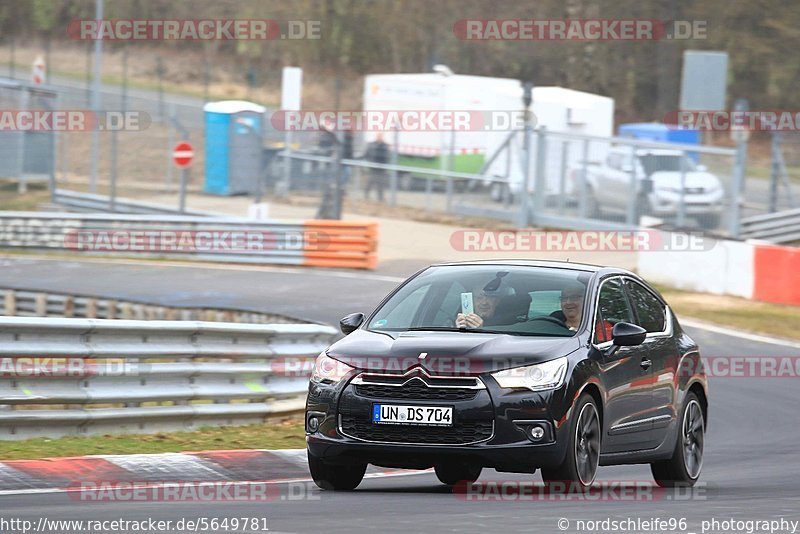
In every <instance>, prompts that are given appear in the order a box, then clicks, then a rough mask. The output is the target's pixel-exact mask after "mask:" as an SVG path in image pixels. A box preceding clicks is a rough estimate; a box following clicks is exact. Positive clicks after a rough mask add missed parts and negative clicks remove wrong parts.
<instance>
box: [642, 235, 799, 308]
mask: <svg viewBox="0 0 800 534" xmlns="http://www.w3.org/2000/svg"><path fill="white" fill-rule="evenodd" d="M664 239H665V240H668V239H669V238H668V237H664ZM664 242H668V241H664ZM637 271H638V272H639V274H640V275H642V276H643V277H644V278H646V279H647V280H650V281H652V282H655V283H661V284H665V285H669V286H671V287H674V288H676V289H683V290H687V291H697V292H701V293H711V294H715V295H732V296H736V297H743V298H747V299H754V300H759V301H763V302H773V303H777V304H793V305H800V275H798V273H800V249H798V248H796V247H784V246H778V245H772V244H769V243H765V242H761V241H754V240H751V241H731V240H725V239H720V240H717V241H716V242H714V244H713V246H711V247H707V248H705V249H704V250H683V251H676V250H671V251H664V252H639V254H638V259H637Z"/></svg>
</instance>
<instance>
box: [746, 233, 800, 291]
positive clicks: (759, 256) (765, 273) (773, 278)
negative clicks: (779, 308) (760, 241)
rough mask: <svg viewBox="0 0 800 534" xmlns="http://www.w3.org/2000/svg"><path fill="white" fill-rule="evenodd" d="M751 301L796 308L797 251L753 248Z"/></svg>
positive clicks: (799, 273) (798, 286)
mask: <svg viewBox="0 0 800 534" xmlns="http://www.w3.org/2000/svg"><path fill="white" fill-rule="evenodd" d="M753 263H754V266H753V267H754V271H755V272H754V275H755V276H754V278H755V280H754V288H753V298H754V299H756V300H762V301H765V302H774V303H777V304H795V305H800V249H798V248H795V247H781V246H777V245H756V249H755V254H754V259H753Z"/></svg>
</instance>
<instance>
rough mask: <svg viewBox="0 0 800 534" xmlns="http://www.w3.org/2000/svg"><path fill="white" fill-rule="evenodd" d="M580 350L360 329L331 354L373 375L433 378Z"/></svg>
mask: <svg viewBox="0 0 800 534" xmlns="http://www.w3.org/2000/svg"><path fill="white" fill-rule="evenodd" d="M579 347H580V342H579V341H578V338H577V337H562V338H560V337H533V336H512V335H503V334H480V333H469V332H425V331H419V332H401V333H394V332H393V333H392V335H389V334H383V333H377V332H370V331H368V330H356V331H354V332H353V333H351V334H350V335H348V336H346V337H344V338H343V339H340V340H339V341H337V342H336V343H334V344H333V345H331V347H330V348H329V349H328V350H327V354H328V356H330V357H332V358H335V359H337V360H339V361H342V362H344V363H346V364H348V365H351V366H353V367H355V368H358V369H364V370H370V371H384V372H395V373H403V372H405V371H408V370H411V369H413V368H415V367H423V368H424V369H425V370H426V371H427V372H428V374H431V375H438V376H452V375H458V376H466V375H469V376H475V375H480V374H483V373H486V372H491V371H496V370H500V369H508V368H511V367H519V366H522V365H531V364H534V363H540V362H545V361H548V360H552V359H554V358H558V357H560V356H566V355H567V354H569V353H571V352H574V351H575V350H577V349H578V348H579ZM421 354H425V356H424V358H420V355H421Z"/></svg>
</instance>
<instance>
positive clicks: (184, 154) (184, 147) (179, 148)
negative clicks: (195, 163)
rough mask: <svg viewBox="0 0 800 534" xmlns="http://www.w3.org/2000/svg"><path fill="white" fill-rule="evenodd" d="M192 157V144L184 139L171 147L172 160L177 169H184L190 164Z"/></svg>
mask: <svg viewBox="0 0 800 534" xmlns="http://www.w3.org/2000/svg"><path fill="white" fill-rule="evenodd" d="M193 158H194V148H192V145H190V144H189V143H187V142H185V141H184V142H182V143H178V144H177V145H175V148H173V149H172V160H173V161H174V162H175V166H176V167H178V168H179V169H185V168H186V167H188V166H189V165H191V164H192V159H193Z"/></svg>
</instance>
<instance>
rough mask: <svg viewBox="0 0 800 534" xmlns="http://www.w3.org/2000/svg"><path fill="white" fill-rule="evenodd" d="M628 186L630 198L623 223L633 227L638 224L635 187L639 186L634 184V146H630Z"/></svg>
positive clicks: (636, 190)
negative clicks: (629, 177)
mask: <svg viewBox="0 0 800 534" xmlns="http://www.w3.org/2000/svg"><path fill="white" fill-rule="evenodd" d="M629 185H630V187H629V190H628V195H630V196H628V213H627V215H626V217H625V222H626V223H627V224H628V225H630V226H634V225H635V224H637V223H638V220H637V217H636V204H637V203H638V202H637V201H638V200H639V198H638V197H639V188H638V187H637V186H638V185H639V184H637V183H636V145H631V179H630V184H629Z"/></svg>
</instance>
